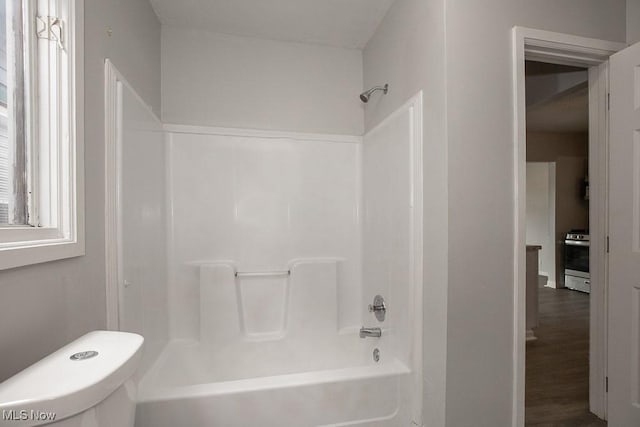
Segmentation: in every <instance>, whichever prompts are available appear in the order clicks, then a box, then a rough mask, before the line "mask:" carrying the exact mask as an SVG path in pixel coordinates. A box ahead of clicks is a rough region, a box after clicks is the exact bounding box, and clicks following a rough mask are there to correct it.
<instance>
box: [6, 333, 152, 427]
mask: <svg viewBox="0 0 640 427" xmlns="http://www.w3.org/2000/svg"><path fill="white" fill-rule="evenodd" d="M143 342H144V338H143V337H142V336H140V335H138V334H133V333H128V332H117V331H93V332H89V333H88V334H86V335H84V336H82V337H80V338H78V339H77V340H75V341H73V342H72V343H70V344H68V345H66V346H64V347H63V348H61V349H60V350H58V351H56V352H55V353H52V354H50V355H49V356H47V357H45V358H44V359H42V360H40V361H39V362H37V363H35V364H33V365H31V366H30V367H28V368H26V369H25V370H23V371H22V372H19V373H18V374H16V375H14V376H13V377H11V378H9V379H8V380H6V381H4V382H3V383H0V426H3V427H4V426H12V427H17V426H21V427H22V426H43V425H46V426H55V427H133V424H134V419H135V405H136V402H135V384H134V382H133V380H132V377H133V375H134V373H135V372H136V369H137V368H138V365H139V363H140V358H141V355H142V344H143Z"/></svg>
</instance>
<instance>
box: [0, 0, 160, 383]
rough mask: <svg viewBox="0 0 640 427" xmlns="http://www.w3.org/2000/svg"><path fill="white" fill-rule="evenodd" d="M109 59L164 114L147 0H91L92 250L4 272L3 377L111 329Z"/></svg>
mask: <svg viewBox="0 0 640 427" xmlns="http://www.w3.org/2000/svg"><path fill="white" fill-rule="evenodd" d="M109 27H110V28H111V29H112V30H113V33H112V35H111V37H109V36H108V34H107V29H108V28H109ZM105 58H111V59H112V60H113V62H114V64H115V65H116V66H117V67H118V68H119V69H120V71H121V72H122V73H123V74H124V75H125V76H126V77H127V79H128V80H129V81H130V82H131V84H132V85H133V86H134V87H135V88H136V90H137V91H138V92H139V93H140V94H141V95H142V96H143V97H144V99H145V100H146V102H147V103H149V104H150V105H151V106H152V107H153V109H154V111H155V112H156V113H157V114H159V112H160V24H159V23H158V20H157V19H156V16H155V13H154V12H153V10H152V9H151V6H150V5H149V3H148V2H147V0H85V187H86V189H85V196H86V199H85V200H86V256H84V257H80V258H75V259H71V260H63V261H56V262H51V263H47V264H40V265H36V266H30V267H23V268H18V269H13V270H8V271H2V272H0V381H1V380H4V379H6V378H7V377H9V376H11V375H13V374H14V373H16V372H18V371H19V370H21V369H23V368H25V367H27V366H28V365H30V364H32V363H34V362H35V361H37V360H39V359H41V358H42V357H43V356H45V355H46V354H48V353H50V352H52V351H53V350H55V349H57V348H58V347H60V346H62V345H64V344H65V343H67V342H69V341H71V340H72V339H74V338H76V337H78V336H80V335H82V334H83V333H85V332H87V331H90V330H93V329H100V328H104V327H105V319H106V315H105V273H104V270H105V265H104V72H103V64H104V59H105ZM18 325H19V327H17V326H18Z"/></svg>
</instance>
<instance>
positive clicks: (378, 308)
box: [369, 295, 387, 322]
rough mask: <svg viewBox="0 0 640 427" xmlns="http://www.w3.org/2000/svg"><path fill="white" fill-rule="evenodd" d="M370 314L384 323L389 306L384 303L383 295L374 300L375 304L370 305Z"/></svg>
mask: <svg viewBox="0 0 640 427" xmlns="http://www.w3.org/2000/svg"><path fill="white" fill-rule="evenodd" d="M369 312H370V313H374V314H375V316H376V319H378V321H380V322H382V321H384V318H385V315H386V314H387V306H386V305H385V303H384V298H382V295H376V297H375V298H374V299H373V304H369Z"/></svg>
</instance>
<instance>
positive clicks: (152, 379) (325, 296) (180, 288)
mask: <svg viewBox="0 0 640 427" xmlns="http://www.w3.org/2000/svg"><path fill="white" fill-rule="evenodd" d="M134 102H136V100H135V99H134V98H131V97H130V98H125V108H124V111H125V113H126V111H133V108H128V109H127V108H126V104H127V103H134ZM414 103H415V102H414ZM414 103H410V104H408V106H405V107H403V109H401V110H400V111H399V112H397V113H395V114H394V115H393V116H392V117H391V118H389V119H388V120H387V121H385V122H384V123H383V124H382V125H380V126H379V127H378V128H377V129H375V130H374V131H372V132H370V133H369V134H367V135H366V136H365V137H364V138H362V137H354V136H336V135H318V134H290V133H279V132H256V131H244V130H242V129H234V130H232V131H229V130H228V129H216V128H192V127H186V126H177V125H173V126H166V127H165V130H166V132H165V143H164V144H163V147H162V149H161V150H155V151H158V154H162V153H164V155H165V157H166V162H165V167H166V170H165V171H164V172H162V171H159V172H158V174H157V176H158V177H159V178H160V179H157V180H156V181H162V177H163V176H164V177H166V178H165V180H166V191H165V194H166V195H165V197H164V199H166V201H167V207H168V209H167V212H168V214H167V217H168V221H167V222H168V224H167V229H166V231H163V232H162V233H158V236H163V235H165V233H166V236H167V246H166V257H167V271H166V275H167V276H166V277H167V281H168V285H167V301H168V312H167V313H166V318H167V319H168V329H169V333H168V335H169V338H168V341H167V342H166V345H164V347H163V348H162V349H161V350H160V351H157V352H155V351H154V352H153V357H151V356H150V357H149V358H148V359H154V360H149V361H148V362H146V366H145V367H143V369H142V370H141V372H143V373H144V376H143V377H142V379H141V380H140V383H139V390H138V408H137V413H136V425H137V426H140V427H145V426H149V427H151V426H153V427H164V426H167V427H168V426H175V425H178V424H179V425H190V426H207V425H225V426H236V425H237V426H246V425H264V426H282V425H287V422H290V419H289V417H290V416H293V415H295V417H296V423H295V425H304V426H306V425H309V426H321V425H380V426H397V425H410V424H411V421H412V419H416V418H417V417H419V415H416V413H418V414H419V410H418V411H417V412H416V409H415V408H419V407H420V398H416V397H415V396H416V390H417V389H416V383H418V384H419V383H420V377H419V363H416V360H417V358H418V353H417V351H418V350H416V342H414V341H415V337H416V336H417V335H419V334H417V331H416V327H417V326H416V324H415V322H414V319H415V317H416V315H417V314H416V313H417V305H416V303H415V302H416V298H419V294H418V293H417V285H418V284H419V282H417V281H416V280H415V271H416V269H415V255H414V254H413V252H414V250H415V245H414V244H415V241H414V232H415V230H414V222H415V221H414V215H415V213H416V212H415V210H414V208H415V206H414V202H415V200H414V198H415V195H416V194H417V193H416V191H417V189H416V188H415V185H414V174H415V171H416V164H415V157H416V154H415V153H414V148H412V144H413V141H414V140H415V117H416V116H419V115H418V114H416V111H415V108H414ZM127 135H128V134H127V133H126V132H125V134H124V136H125V141H124V145H125V147H126V146H128V147H129V148H128V149H127V150H125V151H124V155H125V158H124V162H123V164H124V165H125V169H126V166H127V164H133V162H132V161H129V162H127V156H128V155H129V154H127V153H137V152H138V151H140V150H135V149H134V147H133V146H135V144H139V143H140V142H139V141H142V140H141V139H138V138H135V139H133V138H131V140H129V141H127V140H126V138H127ZM158 148H160V147H158ZM147 149H149V150H151V148H150V147H147V148H145V150H147ZM155 151H154V152H155ZM131 155H133V154H131ZM123 176H124V178H125V182H124V183H123V184H124V188H125V193H126V189H127V188H133V187H128V186H127V182H126V180H127V179H136V178H135V176H136V175H135V174H127V171H126V170H125V171H124V174H123ZM127 177H130V178H127ZM161 184H162V185H164V184H165V182H156V183H155V185H156V186H158V185H161ZM149 185H150V186H153V185H154V184H153V183H152V182H149ZM154 191H155V190H154ZM154 194H155V193H154ZM157 199H158V200H160V201H162V199H163V198H162V197H157ZM126 200H127V198H126V197H125V201H126ZM154 206H155V205H154ZM136 212H137V210H134V211H132V213H130V212H129V211H128V210H127V209H124V210H123V215H124V216H125V221H124V222H125V224H126V223H127V221H128V220H127V218H126V217H127V216H128V215H138V214H141V215H142V214H144V212H142V211H140V212H137V213H136ZM147 214H152V212H150V211H149V212H147ZM154 215H155V214H154ZM154 217H156V216H154ZM158 218H161V216H160V217H158ZM124 244H125V248H124V253H129V252H128V251H127V246H128V245H134V244H135V239H131V238H129V239H128V240H127V236H125V239H124ZM134 252H135V251H134ZM148 255H149V254H145V255H144V256H148ZM138 264H139V263H138ZM138 264H136V265H132V266H131V268H130V269H129V270H127V271H131V272H133V273H135V272H136V271H138V270H139V269H140V268H141V266H140V265H138ZM125 273H126V272H125ZM133 273H126V274H125V275H128V274H133ZM138 273H140V271H138ZM133 275H134V276H135V274H133ZM138 276H140V277H144V275H143V274H138ZM125 279H126V278H125ZM138 281H140V278H139V279H138ZM146 287H147V284H144V286H143V288H146ZM132 289H135V286H132V287H130V288H127V290H126V291H125V293H124V294H123V295H124V299H125V300H127V299H131V298H133V300H131V301H129V303H127V301H124V304H122V303H121V318H122V319H123V320H125V322H124V323H123V324H124V325H125V326H126V324H132V325H135V324H136V322H137V323H140V322H142V325H143V326H144V325H145V322H146V323H149V322H153V319H155V318H159V317H158V313H157V307H156V304H154V303H153V294H148V293H145V292H144V291H142V292H141V293H140V294H139V295H138V294H134V293H132V292H133V291H132ZM145 295H147V296H145ZM376 295H382V296H383V297H384V300H385V304H386V309H387V310H386V313H385V314H386V316H385V319H384V321H379V320H378V319H377V318H376V316H375V313H371V312H369V311H368V305H369V304H373V301H374V297H375V296H376ZM134 297H135V298H134ZM145 298H149V300H145ZM141 299H142V300H145V301H141V302H140V300H141ZM134 300H135V301H134ZM136 301H138V302H136ZM136 304H142V307H145V309H144V310H143V312H141V313H136V311H135V307H134V305H136ZM153 307H155V308H153ZM147 312H149V313H151V314H146V313H147ZM136 318H139V320H137V321H136ZM126 319H130V320H128V321H126ZM144 327H145V328H151V330H152V331H153V330H154V329H153V328H154V326H153V325H152V324H150V323H149V324H148V325H147V326H144ZM362 327H367V328H380V329H381V332H382V336H381V337H379V338H378V337H366V338H361V337H360V334H359V332H360V328H362ZM143 329H144V328H143ZM374 353H375V355H374ZM156 354H157V357H156V356H155V355H156ZM374 356H375V357H374ZM416 366H418V368H416ZM249 407H250V408H251V410H250V411H248V410H247V408H249ZM185 420H186V421H185ZM185 423H186V424H185Z"/></svg>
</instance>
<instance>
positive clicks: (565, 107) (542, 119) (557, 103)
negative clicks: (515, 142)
mask: <svg viewBox="0 0 640 427" xmlns="http://www.w3.org/2000/svg"><path fill="white" fill-rule="evenodd" d="M527 130H529V131H534V132H572V133H573V132H588V130H589V88H588V87H586V85H585V86H584V87H582V88H580V89H578V90H573V91H569V92H568V93H565V94H563V95H562V96H558V97H556V98H553V99H551V100H549V101H547V102H545V103H542V104H539V105H535V106H532V107H529V108H527Z"/></svg>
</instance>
